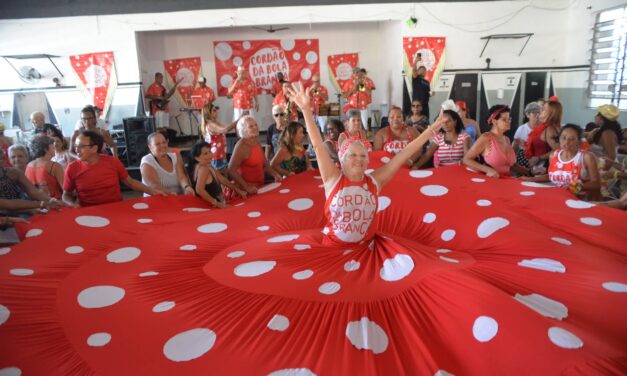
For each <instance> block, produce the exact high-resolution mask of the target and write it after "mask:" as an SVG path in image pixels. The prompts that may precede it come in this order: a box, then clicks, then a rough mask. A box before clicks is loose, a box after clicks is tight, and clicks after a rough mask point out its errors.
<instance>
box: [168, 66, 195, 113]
mask: <svg viewBox="0 0 627 376" xmlns="http://www.w3.org/2000/svg"><path fill="white" fill-rule="evenodd" d="M163 67H164V68H165V72H166V77H167V82H168V86H167V87H168V88H171V87H173V86H174V83H175V82H179V84H178V86H177V87H176V98H177V101H178V102H179V103H181V104H183V106H184V107H193V104H192V93H193V92H194V89H195V88H196V82H197V81H198V76H199V75H200V69H201V61H200V57H186V58H182V59H169V60H164V61H163Z"/></svg>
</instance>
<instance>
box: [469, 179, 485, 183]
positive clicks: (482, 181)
mask: <svg viewBox="0 0 627 376" xmlns="http://www.w3.org/2000/svg"><path fill="white" fill-rule="evenodd" d="M470 180H472V181H473V182H475V183H485V179H482V178H472V179H470Z"/></svg>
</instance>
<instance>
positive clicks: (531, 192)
mask: <svg viewBox="0 0 627 376" xmlns="http://www.w3.org/2000/svg"><path fill="white" fill-rule="evenodd" d="M535 194H536V192H533V191H522V192H520V195H521V196H533V195H535Z"/></svg>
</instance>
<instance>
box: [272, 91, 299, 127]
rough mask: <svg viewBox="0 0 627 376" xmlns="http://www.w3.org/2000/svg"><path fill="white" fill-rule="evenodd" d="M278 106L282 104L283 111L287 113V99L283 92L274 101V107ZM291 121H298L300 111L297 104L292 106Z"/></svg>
mask: <svg viewBox="0 0 627 376" xmlns="http://www.w3.org/2000/svg"><path fill="white" fill-rule="evenodd" d="M277 104H280V105H281V106H282V107H283V109H284V110H285V111H287V99H286V98H285V94H284V93H283V91H281V92H280V93H279V94H277V95H276V97H274V100H273V101H272V105H273V106H276V105H277ZM290 121H298V110H297V108H296V104H295V103H291V104H290Z"/></svg>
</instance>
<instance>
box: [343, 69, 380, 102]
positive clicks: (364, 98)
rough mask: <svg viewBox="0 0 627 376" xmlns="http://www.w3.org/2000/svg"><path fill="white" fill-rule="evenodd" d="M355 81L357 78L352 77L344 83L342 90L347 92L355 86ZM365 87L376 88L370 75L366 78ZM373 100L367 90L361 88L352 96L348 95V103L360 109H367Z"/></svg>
mask: <svg viewBox="0 0 627 376" xmlns="http://www.w3.org/2000/svg"><path fill="white" fill-rule="evenodd" d="M354 82H355V78H354V77H353V78H351V79H350V80H347V81H346V82H345V83H344V87H342V91H344V92H347V91H349V90H350V89H352V88H353V83H354ZM364 89H370V90H374V89H375V86H374V82H372V80H371V79H370V78H368V77H366V78H365V79H364ZM370 102H372V97H371V96H370V94H368V93H367V92H366V91H365V90H364V91H361V90H359V88H358V89H357V91H355V92H354V93H353V94H351V96H350V97H348V103H350V104H351V106H352V107H354V108H356V109H358V110H365V109H366V108H368V105H369V104H370Z"/></svg>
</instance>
